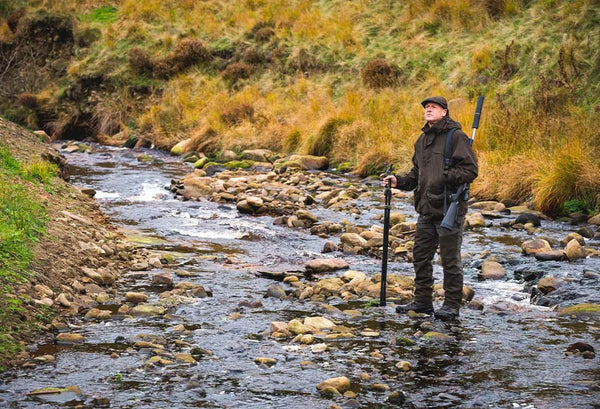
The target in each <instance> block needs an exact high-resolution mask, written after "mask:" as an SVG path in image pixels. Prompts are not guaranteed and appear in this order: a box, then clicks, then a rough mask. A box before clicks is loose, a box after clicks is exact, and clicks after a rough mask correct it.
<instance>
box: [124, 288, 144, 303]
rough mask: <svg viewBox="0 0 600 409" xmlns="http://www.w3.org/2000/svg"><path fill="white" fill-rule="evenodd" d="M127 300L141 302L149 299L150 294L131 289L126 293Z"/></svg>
mask: <svg viewBox="0 0 600 409" xmlns="http://www.w3.org/2000/svg"><path fill="white" fill-rule="evenodd" d="M125 301H126V302H131V303H134V304H139V303H143V302H146V301H148V296H147V295H146V294H144V293H137V292H133V291H130V292H127V293H125Z"/></svg>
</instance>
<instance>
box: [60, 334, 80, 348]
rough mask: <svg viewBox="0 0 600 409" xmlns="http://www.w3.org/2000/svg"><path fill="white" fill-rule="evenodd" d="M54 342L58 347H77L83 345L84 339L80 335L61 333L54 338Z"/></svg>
mask: <svg viewBox="0 0 600 409" xmlns="http://www.w3.org/2000/svg"><path fill="white" fill-rule="evenodd" d="M55 341H56V343H57V344H59V345H77V344H83V341H84V337H83V335H81V334H74V333H69V332H63V333H61V334H58V335H57V336H56V338H55Z"/></svg>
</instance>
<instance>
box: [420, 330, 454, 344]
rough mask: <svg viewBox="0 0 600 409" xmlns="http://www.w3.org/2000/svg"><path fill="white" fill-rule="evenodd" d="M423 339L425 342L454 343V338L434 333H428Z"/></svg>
mask: <svg viewBox="0 0 600 409" xmlns="http://www.w3.org/2000/svg"><path fill="white" fill-rule="evenodd" d="M423 337H424V338H425V340H427V341H433V342H440V343H446V342H452V341H454V338H453V337H451V336H450V335H446V334H442V333H441V332H436V331H429V332H427V333H426V334H425V335H424V336H423Z"/></svg>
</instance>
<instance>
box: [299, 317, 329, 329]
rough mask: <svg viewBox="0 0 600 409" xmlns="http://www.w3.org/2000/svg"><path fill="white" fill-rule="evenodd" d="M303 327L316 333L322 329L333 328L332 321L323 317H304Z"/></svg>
mask: <svg viewBox="0 0 600 409" xmlns="http://www.w3.org/2000/svg"><path fill="white" fill-rule="evenodd" d="M304 325H305V326H307V327H308V328H311V329H315V330H317V331H320V330H323V329H332V328H333V327H334V326H335V324H334V323H333V322H332V321H330V320H328V319H327V318H325V317H306V318H304Z"/></svg>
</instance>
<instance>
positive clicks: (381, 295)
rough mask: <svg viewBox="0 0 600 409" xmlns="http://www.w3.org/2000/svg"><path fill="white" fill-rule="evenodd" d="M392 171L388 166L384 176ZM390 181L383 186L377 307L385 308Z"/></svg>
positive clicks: (390, 196) (390, 197) (390, 198)
mask: <svg viewBox="0 0 600 409" xmlns="http://www.w3.org/2000/svg"><path fill="white" fill-rule="evenodd" d="M391 171H392V165H390V166H389V167H388V168H387V170H386V172H385V175H389V174H390V172H391ZM391 183H392V182H391V181H390V180H389V179H388V181H387V183H386V184H385V189H384V195H385V206H384V210H383V256H382V257H381V289H380V291H379V305H380V306H382V307H385V304H386V301H385V296H386V294H385V293H386V291H387V261H388V242H389V238H390V203H391V201H392V186H391Z"/></svg>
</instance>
